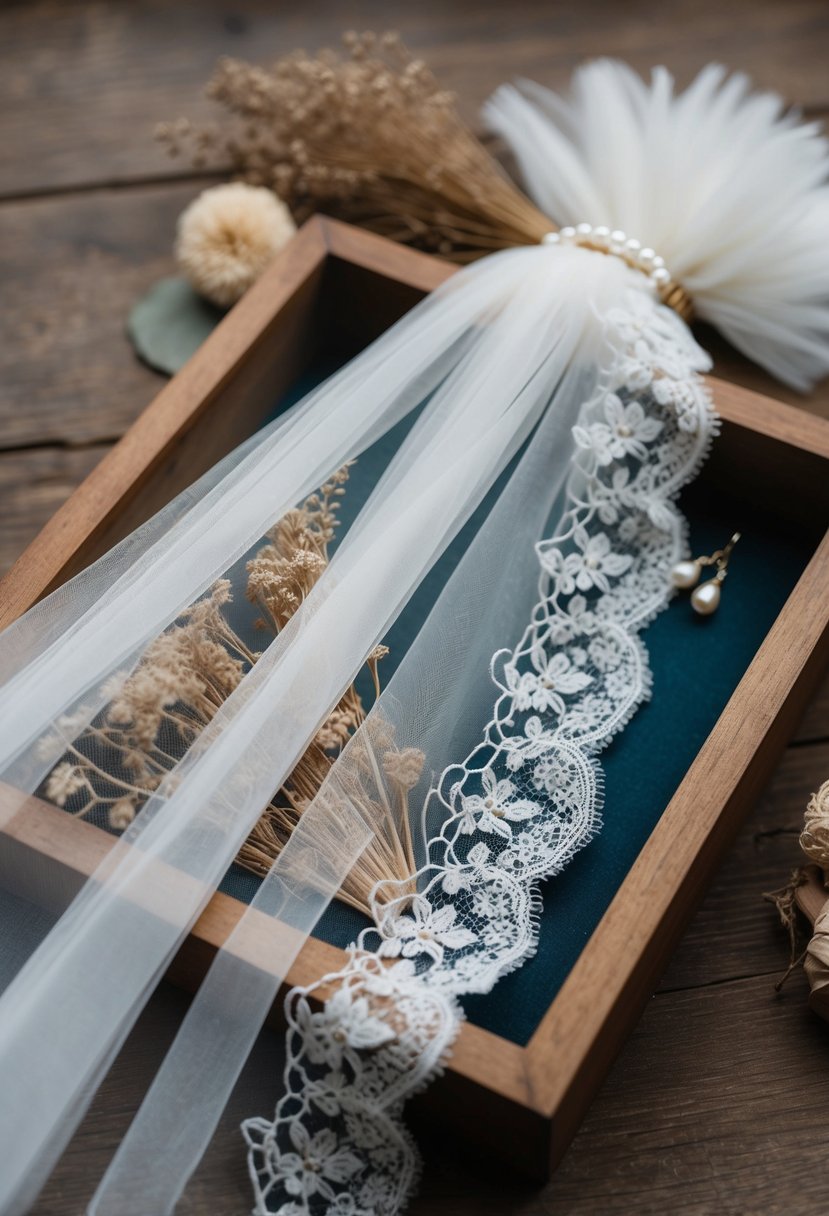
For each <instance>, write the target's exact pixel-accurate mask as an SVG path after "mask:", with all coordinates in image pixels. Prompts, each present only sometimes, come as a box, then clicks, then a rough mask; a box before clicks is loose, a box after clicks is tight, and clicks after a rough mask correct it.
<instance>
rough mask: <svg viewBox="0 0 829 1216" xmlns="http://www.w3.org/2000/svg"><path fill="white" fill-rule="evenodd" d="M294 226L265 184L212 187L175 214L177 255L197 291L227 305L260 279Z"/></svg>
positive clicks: (291, 234) (183, 270)
mask: <svg viewBox="0 0 829 1216" xmlns="http://www.w3.org/2000/svg"><path fill="white" fill-rule="evenodd" d="M295 232H296V225H295V224H294V221H293V219H292V218H291V213H290V211H289V210H288V208H287V207H286V206H285V204H284V203H283V202H282V201H281V200H280V199H278V198H277V197H276V195H275V194H274V193H273V192H272V191H271V190H266V189H265V188H264V187H263V186H247V185H245V184H244V182H231V183H229V184H228V185H224V186H211V188H210V189H209V190H205V191H204V192H203V193H202V194H200V195H199V197H198V198H197V199H195V200H194V201H193V202H192V203H191V204H190V206H189V207H187V208H186V209H185V210H184V211H183V212H182V214H181V215H180V216H179V221H178V234H177V237H176V247H175V254H176V260H177V261H178V264H179V267H180V269H181V271H182V273H183V274H184V275H185V276H186V277H187V279H188V280H189V281H190V283H191V284H192V285H193V287H195V289H196V291H197V292H199V294H200V295H203V296H205V297H206V298H207V299H208V300H211V301H212V302H213V303H214V304H218V305H219V306H220V307H221V308H227V307H229V306H230V305H231V304H235V303H236V301H237V300H238V299H239V298H240V297H241V296H243V295H244V293H245V292H246V291H247V289H248V288H249V287H250V286H251V284H252V283H254V282H255V281H256V279H258V278H259V275H260V274H261V273H262V271H263V270H264V269H265V266H266V265H267V264H268V262H269V261H270V260H271V258H272V257H273V255H274V254H275V253H276V252H277V250H279V249H281V248H282V246H283V245H284V244H285V243H286V242H287V241H288V240H290V238H291V237H292V236H293V234H294V233H295Z"/></svg>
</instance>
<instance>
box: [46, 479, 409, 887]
mask: <svg viewBox="0 0 829 1216" xmlns="http://www.w3.org/2000/svg"><path fill="white" fill-rule="evenodd" d="M348 473H349V469H348V466H345V467H344V468H342V469H340V470H339V471H338V472H336V473H335V474H334V475H333V476H332V477H331V478H330V479H329V481H327V482H326V483H325V485H323V486H322V487H321V488H320V489H319V490H318V491H317V493H315V494H312V495H310V496H309V497H308V498H307V499H306V500H305V502H304V503H303V504H302V506H301V507H298V508H296V509H295V510H293V511H289V512H288V513H287V514H286V515H285V516H283V518H282V519H281V520H279V522H278V523H277V524H276V525H275V526H274V528H272V529H271V531H270V532H269V533H268V535H267V537H266V540H265V543H264V544H263V545H262V546H261V547H260V548H259V549H258V551H257V552H256V554H255V556H254V557H253V558H252V559H251V561H249V562H248V566H247V586H246V591H247V597H248V599H249V600H250V601H251V602H252V603H254V604H255V605H256V606H257V608H258V609H259V610H260V612H261V614H262V615H261V617H260V618H259V620H258V621H257V624H258V626H259V627H260V628H262V629H265V630H267V631H268V632H270V633H273V634H277V633H279V631H280V630H281V629H283V628H284V626H285V625H286V623H287V622H288V621H289V620H290V619H291V617H292V616H293V614H294V613H295V612H296V610H297V609H298V608H299V607H300V605H301V604H302V602H303V601H304V599H305V598H306V596H307V595H308V593H309V592H310V591H311V589H312V587H313V586H314V584H315V583H316V581H317V580H318V579H319V577H320V575H321V574H322V572H323V571H324V569H325V567H326V565H327V564H328V556H329V553H328V549H329V545H330V543H331V541H332V540H333V538H334V535H335V532H336V528H337V523H338V520H337V512H338V510H339V506H340V500H341V499H342V496H343V494H344V493H345V488H344V487H345V483H346V481H347V480H348ZM231 598H232V597H231V588H230V584H229V582H228V581H227V580H225V579H222V580H220V581H219V582H218V583H216V584H215V586H214V587H213V588H212V589H211V591H210V592H209V594H208V595H207V596H205V597H204V598H203V599H201V600H198V601H197V602H196V603H195V604H193V605H191V607H190V608H188V609H186V610H185V612H183V613H182V614H181V617H180V620H179V622H178V623H176V624H175V625H173V626H171V627H170V628H169V629H168V630H166V631H165V632H164V633H163V634H161V635H160V637H158V638H157V639H156V640H155V641H154V642H153V643H151V645H150V646H149V647H148V649H147V651H146V653H145V655H144V657H143V659H142V660H141V662H140V663H139V664H138V666H137V667H136V669H135V670H134V671H133V672H132V674H130V675H128V676H118V677H114V678H113V681H112V682H111V686H110V687H109V688H108V689H107V690H106V691H107V693H108V706H107V709H106V710H105V711H104V713H102V714H100V715H99V716H98V718H97V719H96V720H95V721H94V722H93V723H92V724H91V725H89V726H87V727H86V728H85V729H83V730H82V731H81V732H80V734H79V735H78V736H77V738H76V739H75V741H74V743H73V744H71V745H69V746H68V747H67V746H66V741H65V734H64V733H62V732H65V731H67V730H69V729H70V728H71V722H64V723H63V724H62V726H61V730H60V731H59V732H58V733H56V734H55V735H53V736H47V737H46V738H45V739H44V740H43V741H42V744H41V746H42V747H43V748H44V754H48V755H49V757H50V758H51V757H52V756H54V757H55V758H58V757H59V758H60V760H59V763H57V764H56V765H55V766H54V768H53V769H52V771H51V772H50V774H49V776H48V777H47V779H46V782H45V794H46V796H47V797H48V798H51V799H52V800H53V801H54V802H56V803H57V804H58V805H59V806H61V807H64V808H65V809H66V810H68V811H69V812H70V813H71V814H74V815H77V816H80V817H89V816H90V815H92V814H93V813H99V814H100V813H102V812H105V813H106V815H107V819H108V823H109V826H110V827H111V828H113V829H114V830H119V831H120V830H123V829H124V828H125V827H127V826H128V825H129V823H130V822H131V821H132V819H133V818H134V816H135V814H136V813H137V811H138V810H139V809H140V807H141V806H142V805H143V804H144V802H145V801H146V800H147V798H148V797H150V796H151V794H152V793H153V791H154V790H156V789H157V788H158V787H159V786H160V784H161V782H162V781H163V780H164V778H165V777H166V775H167V774H168V773H170V772H171V771H172V770H173V769H174V768H175V766H176V765H177V763H178V761H179V760H180V759H181V756H182V755H183V754H184V752H186V750H187V748H188V747H190V746H191V744H192V743H193V742H194V741H195V739H196V738H197V737H198V735H199V734H200V733H201V731H202V730H203V729H204V728H205V726H207V725H208V724H209V723H210V722H211V721H212V720H213V718H214V716H215V714H216V712H217V711H218V710H219V709H220V708H221V706H222V705H223V704H224V702H225V701H226V700H227V698H228V697H229V696H230V694H231V693H232V692H233V691H234V689H235V688H236V687H237V686H238V685H239V683H240V682H241V680H242V679H243V677H244V675H245V673H246V672H247V671H249V670H250V669H251V667H252V666H253V665H254V663H255V662H256V660H257V659H258V657H259V656H258V654H257V653H256V652H255V651H253V650H251V649H250V647H249V646H247V645H246V643H245V642H244V641H243V639H242V638H240V637H239V635H238V634H237V632H236V631H235V630H234V629H233V628H232V626H231V625H230V623H229V622H228V620H227V617H226V615H225V612H224V608H225V606H226V605H227V604H228V603H229V602H230V601H231ZM387 653H388V651H387V649H386V647H384V646H378V647H377V648H376V649H375V650H374V651H373V652H372V654H371V655H369V657H368V660H367V666H368V668H369V671H370V673H371V677H372V681H373V683H374V689H375V693H376V694H377V695H379V692H380V681H379V676H378V670H377V666H378V662H379V660H380V659H382V657H383V656H384V655H385V654H387ZM365 717H366V714H365V708H364V706H363V703H362V700H361V698H360V696H359V694H358V692H357V690H356V688H355V687H354V685H351V686H350V687H349V688H348V689H347V690H346V692H345V694H344V695H343V697H342V698H341V700H340V701H339V703H338V704H337V705H336V706H335V707H334V709H333V710H332V711H331V713H330V714H329V716H328V718H327V719H326V720H325V722H324V723H323V724H322V726H321V727H320V729H319V730H318V732H317V734H316V736H315V738H314V739H313V740H312V741H311V743H310V745H309V747H308V748H307V750H306V751H305V754H304V755H303V756H302V757H301V759H300V760H299V762H298V763H297V765H296V767H295V768H294V770H293V772H292V773H291V775H290V777H288V779H287V780H286V781H285V783H284V785H283V786H282V788H281V789H280V790H279V791H278V793H277V795H276V797H275V798H274V799H273V801H272V802H271V803H270V804H269V805H268V806H267V807H266V809H265V811H264V813H263V815H262V816H261V818H260V820H259V822H258V823H257V825H256V827H255V828H254V829H253V831H252V832H251V834H250V836H249V837H248V840H247V841H246V842H245V844H244V845H243V846H242V849H241V850H240V853H239V856H238V858H237V860H238V862H239V864H240V865H242V866H245V867H246V868H247V869H250V870H252V871H253V872H254V873H256V874H262V875H263V874H266V873H267V872H268V871H269V870H270V868H271V865H272V864H273V861H274V859H275V858H276V857H277V856H278V854H279V852H280V850H281V849H282V848H283V847H284V845H285V844H286V843H287V841H288V840H289V839H290V836H291V833H292V832H293V830H294V828H295V827H296V826H297V824H298V822H299V820H300V818H301V817H302V814H303V812H304V811H305V810H306V809H307V807H308V806H309V805H310V803H311V802H312V801H313V800H314V798H315V797H316V796H317V795H318V793H319V791H320V789H321V788H322V787H323V786H324V784H325V782H326V779H327V778H328V777H329V774H330V773H331V770H332V767H333V765H334V762H335V761H336V759H337V757H338V756H339V754H340V752H341V751H342V749H343V747H344V746H345V745H346V743H347V742H348V741H349V739H351V737H352V736H353V734H354V732H355V731H356V730H357V729H358V727H359V726H360V725H362V723H363V722H364V721H365ZM375 736H376V739H377V740H378V741H379V743H380V744H381V746H382V751H383V767H384V770H385V773H386V779H385V781H384V779H383V776H382V774H381V770H380V766H379V764H378V762H377V760H376V759H375V757H374V753H373V748H372V747H367V748H366V749H365V753H366V756H370V757H371V762H370V764H369V771H368V778H369V779H368V780H367V781H366V782H365V786H364V783H363V782H362V781H357V780H351V781H350V782H349V785H348V789H347V790H343V791H342V792H341V793H342V797H343V798H347V799H348V800H349V802H350V803H352V804H353V805H354V806H356V807H357V808H358V809H359V811H360V812H361V813H362V814H363V816H364V817H365V818H366V819H368V820H369V821H370V822H372V823H373V824H374V825H375V827H376V833H375V837H374V840H373V841H372V843H371V844H370V845H369V847H368V848H367V849H366V851H365V853H364V854H363V855H362V857H361V858H360V859H359V860H358V862H357V863H356V865H355V867H354V869H353V870H352V872H351V874H350V875H349V876H348V878H347V879H346V881H345V884H344V886H343V889H342V891H341V892H340V897H341V898H342V899H343V900H345V902H347V903H349V904H351V905H352V906H353V907H356V908H358V909H360V910H361V911H368V906H369V898H370V895H371V892H372V889H373V888H374V887H375V885H376V884H377V883H378V882H380V881H382V880H384V879H390V878H392V879H395V878H396V879H399V880H402V879H405V878H406V877H407V876H408V875H409V874H411V872H412V870H413V869H414V868H415V862H414V855H413V847H412V840H411V834H410V829H409V814H408V791H409V789H410V788H411V786H412V785H413V784H414V783H415V782H416V779H417V777H418V776H419V772H420V768H421V767H422V757H421V758H420V760H419V761H418V759H417V757H420V753H414V752H413V751H412V749H408V751H404V752H400V751H398V750H397V749H396V748H395V747H394V745H393V738H392V732H390V731H388V730H386V731H379V732H378V731H376V732H375ZM177 753H178V754H177ZM395 757H398V758H399V759H398V761H397V764H398V769H400V772H401V773H402V774H403V778H404V780H403V782H402V783H401V780H400V779H399V778H396V777H395V776H394V771H395V769H394V765H395ZM413 757H414V758H413ZM390 765H391V768H390V767H389V766H390ZM401 765H402V768H400V766H401ZM413 776H414V781H413V780H412V777H413ZM406 782H409V785H406V784H405V783H406ZM387 787H388V790H389V791H391V793H390V794H389V793H388V792H387Z"/></svg>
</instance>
